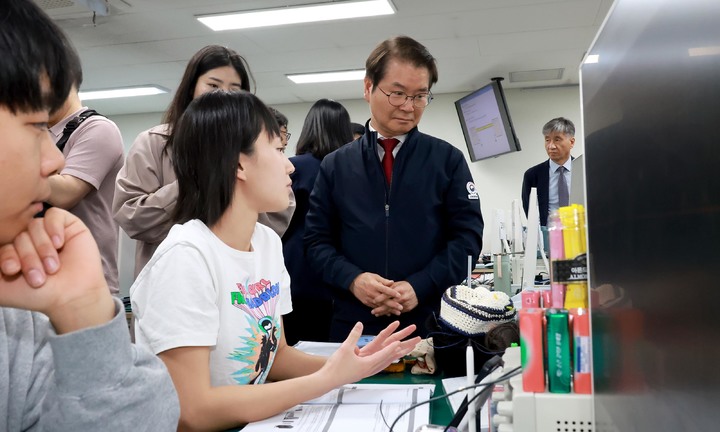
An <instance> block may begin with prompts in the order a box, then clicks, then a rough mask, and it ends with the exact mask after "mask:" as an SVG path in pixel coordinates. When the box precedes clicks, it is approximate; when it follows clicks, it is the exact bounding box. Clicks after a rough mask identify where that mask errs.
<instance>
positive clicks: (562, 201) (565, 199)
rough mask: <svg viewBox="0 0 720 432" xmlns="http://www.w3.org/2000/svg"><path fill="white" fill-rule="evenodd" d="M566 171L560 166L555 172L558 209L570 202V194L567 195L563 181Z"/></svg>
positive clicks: (566, 188)
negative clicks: (556, 176) (556, 174)
mask: <svg viewBox="0 0 720 432" xmlns="http://www.w3.org/2000/svg"><path fill="white" fill-rule="evenodd" d="M566 169H567V168H565V167H564V166H560V167H558V169H557V171H556V172H557V173H558V205H559V206H560V207H565V206H566V205H568V204H569V201H570V197H569V195H570V194H569V193H568V186H567V182H566V181H565V170H566Z"/></svg>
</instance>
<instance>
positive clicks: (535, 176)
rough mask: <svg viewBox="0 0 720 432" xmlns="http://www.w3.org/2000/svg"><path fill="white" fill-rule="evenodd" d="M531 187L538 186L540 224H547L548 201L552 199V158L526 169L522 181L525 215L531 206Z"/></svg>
mask: <svg viewBox="0 0 720 432" xmlns="http://www.w3.org/2000/svg"><path fill="white" fill-rule="evenodd" d="M530 188H537V197H538V207H540V225H541V226H547V220H548V205H549V204H548V203H549V201H550V159H548V160H546V161H545V162H543V163H540V164H537V165H535V166H534V167H532V168H530V169H528V170H527V171H525V174H524V175H523V182H522V202H523V209H525V215H527V214H528V207H529V206H530V203H529V202H530Z"/></svg>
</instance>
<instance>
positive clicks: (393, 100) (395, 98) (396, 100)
mask: <svg viewBox="0 0 720 432" xmlns="http://www.w3.org/2000/svg"><path fill="white" fill-rule="evenodd" d="M378 90H380V91H381V92H382V94H384V95H385V96H387V98H388V102H389V103H390V105H392V106H394V107H401V106H403V105H405V104H406V103H407V101H408V99H410V100H412V103H413V105H414V106H415V108H425V107H426V106H428V105H429V104H430V102H431V101H432V100H433V95H432V93H430V92H427V93H420V94H416V95H414V96H410V95H408V94H406V93H405V92H401V91H391V92H390V93H386V92H385V90H383V89H381V88H380V87H378Z"/></svg>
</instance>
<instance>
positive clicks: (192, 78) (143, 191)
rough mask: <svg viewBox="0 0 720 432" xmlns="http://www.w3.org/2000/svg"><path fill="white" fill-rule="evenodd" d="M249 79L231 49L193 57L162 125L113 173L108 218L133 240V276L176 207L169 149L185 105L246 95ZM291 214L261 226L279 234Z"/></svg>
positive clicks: (266, 218)
mask: <svg viewBox="0 0 720 432" xmlns="http://www.w3.org/2000/svg"><path fill="white" fill-rule="evenodd" d="M251 79H252V76H251V74H250V71H249V67H248V65H247V62H246V61H245V59H244V58H243V57H242V56H241V55H239V54H238V53H236V52H235V51H233V50H232V49H230V48H225V47H222V46H218V45H209V46H206V47H204V48H202V49H201V50H200V51H198V52H197V53H195V55H193V57H192V58H191V59H190V61H189V62H188V64H187V67H186V68H185V73H184V75H183V77H182V79H181V81H180V85H179V86H178V88H177V91H176V92H175V97H174V98H173V100H172V102H171V103H170V106H169V107H168V109H167V111H166V112H165V116H164V118H163V124H161V125H158V126H155V127H153V128H151V129H149V130H146V131H145V132H141V133H140V135H138V137H137V138H136V139H135V142H134V143H133V145H132V147H131V148H130V151H129V152H128V155H127V158H126V160H125V165H124V166H123V167H122V169H121V170H120V172H119V173H118V177H117V182H116V184H115V197H114V199H113V214H114V218H115V220H116V221H117V222H118V224H119V225H120V226H121V227H122V229H123V230H124V231H125V232H126V233H127V234H128V235H129V236H130V237H131V238H133V239H135V240H137V245H136V250H135V276H137V275H138V273H140V270H142V268H143V267H144V266H145V264H146V263H147V262H148V261H149V260H150V257H151V256H152V254H153V252H154V251H155V249H156V248H157V246H158V245H159V244H160V242H161V241H163V239H164V238H165V236H167V233H168V231H169V230H170V227H171V220H170V216H171V214H172V212H173V210H174V208H175V202H176V201H177V196H178V186H177V180H176V176H175V172H174V170H173V165H172V158H171V149H172V146H173V141H174V139H175V136H174V131H175V129H176V126H177V123H178V121H179V120H180V117H181V116H182V114H183V113H184V112H185V110H186V109H187V107H188V105H190V102H192V101H193V99H195V98H197V97H198V96H200V95H202V94H205V93H207V92H210V91H213V90H225V91H242V90H244V91H250V81H251ZM293 210H294V199H293V198H292V197H291V199H290V206H289V207H288V208H287V209H284V210H281V211H278V212H277V213H275V214H272V215H262V216H261V217H260V222H261V223H263V224H266V225H267V226H269V227H271V228H272V229H273V230H275V232H277V233H278V235H282V234H283V233H284V232H285V229H286V228H287V225H288V223H289V221H290V217H291V216H292V212H293Z"/></svg>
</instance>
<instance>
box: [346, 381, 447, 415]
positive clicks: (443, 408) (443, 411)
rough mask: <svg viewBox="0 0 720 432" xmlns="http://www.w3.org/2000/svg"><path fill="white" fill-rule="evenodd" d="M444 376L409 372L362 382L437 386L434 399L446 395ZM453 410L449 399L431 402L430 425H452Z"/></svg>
mask: <svg viewBox="0 0 720 432" xmlns="http://www.w3.org/2000/svg"><path fill="white" fill-rule="evenodd" d="M442 379H443V375H442V374H441V373H440V374H436V375H413V374H411V373H410V371H409V370H407V369H406V370H405V372H398V373H384V372H381V373H379V374H377V375H373V376H371V377H368V378H365V379H363V380H361V381H360V382H361V383H365V384H435V391H434V392H433V397H436V396H442V395H444V394H445V388H444V387H443V384H442ZM453 414H454V413H453V410H452V407H451V406H450V402H449V401H448V400H447V399H440V400H437V401H433V402H430V423H432V424H437V425H446V424H449V423H450V420H452V417H453Z"/></svg>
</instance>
